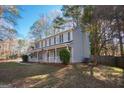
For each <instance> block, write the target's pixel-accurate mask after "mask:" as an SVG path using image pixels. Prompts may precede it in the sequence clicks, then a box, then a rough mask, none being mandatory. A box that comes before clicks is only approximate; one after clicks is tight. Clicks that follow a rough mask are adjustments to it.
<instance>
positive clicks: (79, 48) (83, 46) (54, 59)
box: [32, 29, 90, 63]
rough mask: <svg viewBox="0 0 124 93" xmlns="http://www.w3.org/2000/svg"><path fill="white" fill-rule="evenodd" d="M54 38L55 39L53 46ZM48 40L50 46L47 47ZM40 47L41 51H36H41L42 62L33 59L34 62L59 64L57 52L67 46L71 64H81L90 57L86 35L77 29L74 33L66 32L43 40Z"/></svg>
mask: <svg viewBox="0 0 124 93" xmlns="http://www.w3.org/2000/svg"><path fill="white" fill-rule="evenodd" d="M68 33H70V39H69V38H68ZM62 34H63V42H60V35H62ZM54 37H55V38H56V43H55V44H54ZM50 39H51V44H50V45H49V41H50ZM68 39H69V41H68ZM41 46H43V47H41V49H40V50H38V51H42V60H41V59H40V60H38V58H37V57H35V58H33V60H35V62H36V61H38V62H49V63H61V61H60V59H59V55H57V54H58V53H57V52H58V51H59V48H63V47H67V46H69V47H70V48H71V62H72V63H77V62H82V61H83V59H84V58H88V57H89V56H90V49H89V38H88V33H86V32H82V31H80V30H79V29H77V30H76V31H66V32H63V33H60V34H58V35H55V36H52V37H49V38H46V39H43V40H42V43H41ZM42 49H43V50H44V51H43V50H42ZM54 52H55V54H54ZM33 60H32V61H33Z"/></svg>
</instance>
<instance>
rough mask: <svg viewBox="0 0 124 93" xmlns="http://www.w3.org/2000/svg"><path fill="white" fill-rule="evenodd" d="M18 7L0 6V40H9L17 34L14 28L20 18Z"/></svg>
mask: <svg viewBox="0 0 124 93" xmlns="http://www.w3.org/2000/svg"><path fill="white" fill-rule="evenodd" d="M19 10H20V9H19V7H17V6H14V5H1V6H0V21H1V22H2V24H0V38H1V39H8V38H9V39H11V38H14V37H15V36H16V34H17V31H16V30H15V28H14V26H15V25H17V19H18V18H21V17H20V13H19Z"/></svg>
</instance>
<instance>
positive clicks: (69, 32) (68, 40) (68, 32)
mask: <svg viewBox="0 0 124 93" xmlns="http://www.w3.org/2000/svg"><path fill="white" fill-rule="evenodd" d="M68 41H70V32H68Z"/></svg>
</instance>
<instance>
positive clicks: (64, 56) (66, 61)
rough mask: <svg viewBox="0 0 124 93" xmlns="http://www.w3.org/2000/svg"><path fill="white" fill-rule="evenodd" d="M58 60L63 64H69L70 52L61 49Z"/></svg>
mask: <svg viewBox="0 0 124 93" xmlns="http://www.w3.org/2000/svg"><path fill="white" fill-rule="evenodd" d="M59 57H60V60H61V61H62V62H63V64H66V65H67V64H69V62H70V52H69V50H67V49H65V48H64V49H61V50H60V52H59Z"/></svg>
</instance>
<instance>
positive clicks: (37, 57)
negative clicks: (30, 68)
mask: <svg viewBox="0 0 124 93" xmlns="http://www.w3.org/2000/svg"><path fill="white" fill-rule="evenodd" d="M37 62H38V52H37Z"/></svg>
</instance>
